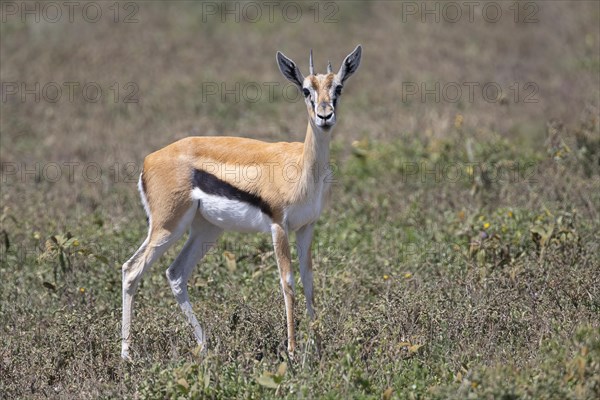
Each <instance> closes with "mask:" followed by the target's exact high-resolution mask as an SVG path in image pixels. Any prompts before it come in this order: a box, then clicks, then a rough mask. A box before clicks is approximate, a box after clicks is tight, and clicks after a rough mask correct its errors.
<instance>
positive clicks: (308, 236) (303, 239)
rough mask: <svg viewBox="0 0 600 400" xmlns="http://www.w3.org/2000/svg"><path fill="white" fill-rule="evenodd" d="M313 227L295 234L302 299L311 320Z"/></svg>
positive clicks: (312, 308) (312, 303)
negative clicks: (302, 290) (304, 300)
mask: <svg viewBox="0 0 600 400" xmlns="http://www.w3.org/2000/svg"><path fill="white" fill-rule="evenodd" d="M313 231H314V225H313V224H310V225H306V226H304V227H302V228H300V229H299V230H298V231H297V232H296V242H297V243H296V245H297V248H298V259H299V264H300V279H301V280H302V286H303V287H304V297H306V311H307V312H308V316H309V317H310V319H311V320H314V319H315V317H316V315H315V310H314V302H313V271H312V254H311V244H312V238H313Z"/></svg>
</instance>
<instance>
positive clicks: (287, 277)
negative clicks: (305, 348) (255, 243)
mask: <svg viewBox="0 0 600 400" xmlns="http://www.w3.org/2000/svg"><path fill="white" fill-rule="evenodd" d="M271 235H272V236H273V247H274V249H275V257H276V259H277V267H278V268H279V278H280V280H281V290H282V291H283V300H284V302H285V315H286V319H287V333H288V346H287V347H288V353H289V355H290V357H291V358H293V356H294V349H295V348H296V338H295V333H294V273H293V272H292V262H291V258H292V257H291V254H290V245H289V241H288V235H287V231H286V229H284V227H283V226H282V225H280V224H277V223H274V224H273V225H271Z"/></svg>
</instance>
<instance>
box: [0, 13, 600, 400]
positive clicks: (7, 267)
mask: <svg viewBox="0 0 600 400" xmlns="http://www.w3.org/2000/svg"><path fill="white" fill-rule="evenodd" d="M383 5H384V4H383V3H381V4H377V3H376V4H372V5H370V6H368V5H365V4H362V3H358V2H348V3H347V4H346V5H341V3H340V11H339V12H340V14H339V23H337V24H331V25H327V24H314V22H312V20H309V21H308V22H306V21H301V22H299V23H298V24H289V23H285V21H279V22H276V23H274V24H269V23H266V22H264V21H263V22H262V23H257V24H251V23H248V22H245V23H244V22H242V23H239V24H235V23H227V24H221V23H220V21H219V20H217V21H216V22H215V21H214V20H211V21H209V23H204V24H203V23H201V21H202V15H201V14H199V9H197V8H194V7H193V6H192V5H191V3H178V4H176V5H170V6H169V5H160V4H157V3H145V5H142V4H140V14H139V19H140V22H139V23H138V24H130V25H125V24H113V23H109V21H105V20H102V21H100V22H99V23H97V24H85V23H82V22H80V23H74V24H72V25H69V24H68V23H65V24H54V25H52V24H46V25H44V24H37V25H36V24H34V23H32V24H21V23H20V22H18V21H17V22H14V21H12V22H11V21H9V22H8V23H3V24H2V25H1V27H2V30H1V31H0V32H1V36H0V42H1V46H0V51H1V56H2V57H1V59H2V69H1V70H0V75H1V80H2V82H7V81H25V82H28V83H31V82H36V81H39V82H42V83H43V82H52V81H59V82H61V81H64V82H67V81H81V82H91V81H95V82H99V83H100V84H101V85H102V87H103V89H105V90H107V92H106V93H110V96H112V94H113V92H109V91H108V88H109V86H110V84H111V83H112V82H114V81H118V82H119V84H120V85H121V88H122V90H125V89H123V87H124V84H125V83H126V82H130V81H131V82H136V84H137V85H138V86H139V91H140V92H139V99H140V103H133V104H125V103H123V102H122V101H120V102H117V103H115V102H113V101H112V99H111V98H109V99H104V100H103V101H102V102H99V103H90V102H85V101H74V102H69V101H61V102H58V103H49V102H46V101H40V102H35V101H33V100H31V101H26V102H24V103H22V102H20V101H14V100H11V101H6V102H4V101H3V102H2V105H1V106H2V122H1V124H0V133H1V140H2V146H1V148H0V159H1V160H2V181H1V184H2V189H1V195H0V198H1V199H2V206H1V210H0V321H1V327H0V337H1V338H2V346H1V347H0V377H1V378H0V398H47V397H49V398H123V397H125V398H138V399H142V398H148V399H155V398H257V399H258V398H260V399H262V398H309V399H312V398H326V399H327V398H330V399H337V398H373V399H380V398H384V399H422V398H439V399H447V398H450V399H467V398H473V399H492V398H494V399H495V398H501V399H542V398H543V399H594V398H597V397H598V395H599V394H600V256H599V254H600V233H599V232H600V118H599V117H598V106H599V104H598V96H599V93H600V89H599V85H600V82H598V79H599V75H598V60H599V59H600V55H599V53H598V43H600V37H599V33H598V31H597V22H598V19H599V18H600V13H599V10H600V6H599V5H598V3H596V2H589V3H586V2H581V3H578V4H577V5H575V4H573V3H568V2H546V3H541V6H542V11H543V12H541V13H540V14H539V19H540V23H539V24H537V25H535V24H534V25H531V26H521V25H519V26H516V27H515V26H514V23H513V22H512V19H511V18H508V20H507V21H504V20H503V23H504V24H505V25H500V26H491V25H489V24H483V23H475V24H472V25H469V24H454V25H451V24H444V23H440V24H420V23H410V22H407V23H399V22H398V21H399V17H398V14H396V18H393V17H394V13H399V12H400V6H393V5H391V3H389V4H388V5H387V6H386V7H384V6H383ZM306 7H308V5H307V6H306ZM394 7H396V8H394ZM556 16H560V18H554V17H556ZM400 21H401V19H400ZM365 26H366V27H368V28H366V27H365ZM231 27H233V28H235V30H234V31H231V32H230V31H229V30H228V29H229V28H231ZM377 27H381V31H380V30H378V29H375V28H377ZM502 27H508V28H510V29H508V30H504V31H503V32H502V33H500V32H499V30H500V28H502ZM309 28H310V29H309ZM559 28H560V29H559ZM303 32H306V35H304V34H302V35H301V33H303ZM557 32H563V34H559V33H557ZM240 35H244V36H243V39H244V40H243V41H242V40H241V39H240V37H241V36H240ZM323 35H328V36H329V37H330V40H331V45H327V43H323V41H322V40H319V39H320V38H321V37H322V36H323ZM124 38H126V39H124ZM579 38H583V39H582V40H579ZM358 42H361V43H362V44H363V46H364V49H365V53H364V54H363V61H364V63H363V65H362V66H361V69H360V70H359V71H358V72H357V74H356V76H355V77H354V78H353V81H352V82H349V84H348V87H347V88H345V89H344V98H343V100H342V106H341V108H342V110H341V111H340V122H339V126H338V127H337V128H336V131H335V132H334V143H333V148H332V161H333V165H334V171H335V174H334V178H333V179H334V181H333V185H332V188H333V189H332V200H331V202H330V206H329V208H328V210H327V211H326V212H325V213H324V214H323V215H322V217H321V219H320V221H319V223H318V225H317V233H316V238H315V243H314V246H313V247H314V253H315V254H314V264H315V291H316V302H317V309H318V311H319V318H318V320H317V321H316V322H315V323H313V324H309V321H308V318H307V317H306V315H305V311H304V296H303V295H302V290H301V285H300V284H299V283H298V285H297V292H298V295H297V297H298V300H299V301H298V302H297V306H296V307H297V308H296V311H297V316H298V318H297V323H298V329H297V333H298V338H297V339H298V346H299V350H298V351H297V357H296V360H295V361H294V362H289V360H287V357H286V355H285V345H286V343H285V326H284V324H285V317H284V307H283V299H282V296H281V293H280V289H279V283H278V276H277V271H276V265H275V260H274V258H273V253H272V248H271V244H270V238H269V237H268V236H266V235H241V234H231V233H228V234H226V235H224V236H223V237H222V239H221V240H220V242H219V245H218V246H217V248H216V249H214V250H213V251H211V252H210V253H209V255H208V256H207V257H206V258H205V260H204V262H203V263H202V264H200V265H199V266H198V267H197V269H196V272H195V273H194V275H193V276H192V278H191V280H190V297H191V299H192V301H193V304H194V309H195V311H196V314H197V315H198V317H199V318H200V319H202V320H203V322H204V324H205V325H206V327H207V328H208V335H209V340H210V344H209V346H210V348H209V350H208V353H207V354H206V355H201V354H199V353H198V350H197V349H196V348H195V342H194V340H193V336H192V332H191V329H190V328H189V327H188V326H187V324H186V322H185V321H184V318H183V316H182V315H181V311H180V309H179V308H178V306H177V304H176V302H175V300H174V298H173V296H172V294H171V291H170V288H169V285H168V283H167V282H166V278H165V275H164V270H165V268H166V267H167V266H168V265H169V263H170V262H172V261H173V259H174V258H175V256H176V255H177V251H178V249H180V248H181V245H182V244H183V242H182V243H180V244H179V245H178V246H176V247H177V248H174V249H172V250H170V251H169V252H168V253H167V254H166V255H165V256H164V257H163V258H162V259H161V261H160V262H159V263H157V265H155V266H154V267H153V269H152V271H150V273H148V274H147V275H146V276H145V278H144V280H143V283H142V286H141V288H140V290H139V292H138V295H137V297H136V312H135V318H134V320H133V322H134V325H133V334H134V342H133V344H132V356H133V358H134V362H133V363H131V364H126V363H123V362H122V361H121V358H120V337H119V336H120V317H121V282H120V279H121V273H120V267H121V264H122V263H123V262H124V261H125V260H127V258H129V257H130V256H131V254H132V253H133V252H134V251H135V249H136V248H137V247H138V246H139V244H140V243H141V241H142V240H143V238H144V236H145V234H146V224H145V220H144V213H143V210H142V206H141V204H140V201H139V198H138V194H137V191H136V181H137V175H138V173H139V165H140V164H141V161H142V159H143V157H144V156H145V155H146V154H147V153H149V152H150V151H153V150H154V149H156V148H159V147H161V146H163V145H165V144H167V143H170V142H172V141H174V140H176V139H178V138H181V137H184V136H188V135H204V134H227V135H244V136H252V137H258V138H261V139H265V140H302V137H301V135H302V133H303V132H304V127H305V124H306V116H305V112H304V110H303V106H302V105H301V104H300V103H290V102H287V101H286V100H285V99H284V98H283V96H282V95H281V94H278V95H277V96H276V98H275V99H274V100H273V101H267V100H266V99H261V101H259V102H256V103H249V102H244V101H241V102H240V103H237V104H236V103H234V102H228V101H226V102H222V101H221V99H220V98H219V97H218V96H217V97H212V98H209V100H208V101H207V102H203V101H202V92H201V90H200V88H201V86H202V83H203V82H207V81H215V82H221V81H223V82H227V83H228V84H232V83H235V82H236V81H242V82H244V81H246V80H251V79H255V80H256V82H283V78H280V76H279V73H278V71H277V70H276V66H275V61H274V51H275V50H276V49H281V50H283V51H284V52H285V53H286V54H287V55H290V56H291V57H293V58H294V59H297V58H298V56H297V55H299V54H301V55H305V54H306V55H307V52H306V50H307V49H308V47H310V46H313V47H314V51H315V58H316V64H317V69H318V70H319V69H323V68H324V67H325V62H326V60H327V58H331V59H332V61H333V62H334V68H335V65H336V64H337V65H338V66H339V62H340V60H341V57H342V56H343V55H344V54H346V53H347V52H348V51H349V50H351V49H352V48H353V47H354V45H355V44H356V43H358ZM531 43H533V44H531ZM542 43H544V45H543V46H542V45H541V44H542ZM534 44H536V45H534ZM428 46H429V47H428ZM490 46H492V47H493V51H491V52H490ZM441 48H451V49H455V50H454V51H455V52H456V54H455V53H448V54H445V53H444V52H434V53H432V51H431V49H441ZM75 49H76V50H75ZM223 49H227V51H223ZM515 49H519V51H516V50H515ZM557 49H558V50H557ZM434 55H435V57H436V59H437V58H440V57H441V58H443V62H442V60H438V61H436V62H435V63H433V65H432V63H431V57H434ZM306 58H307V57H306ZM239 60H244V62H239ZM519 60H520V61H519ZM296 61H298V62H299V64H300V65H304V66H305V65H307V62H308V59H306V60H300V59H297V60H296ZM426 61H427V62H426ZM517 61H518V62H517ZM319 63H320V64H319ZM395 63H396V64H395ZM318 65H321V67H318ZM396 68H397V69H398V71H396ZM515 68H516V69H517V70H518V71H519V73H522V74H524V76H525V78H522V79H525V80H532V81H535V82H537V84H538V85H539V87H540V92H539V95H538V96H539V98H540V103H536V104H526V103H522V102H521V103H517V104H515V103H511V104H509V105H506V104H501V102H500V103H497V104H491V103H486V102H482V101H478V100H477V99H476V101H475V102H473V103H466V104H462V103H458V104H457V103H449V102H444V101H441V102H439V103H435V102H424V103H423V102H420V101H413V102H402V101H401V97H402V96H401V94H400V90H401V87H402V82H406V81H409V80H412V81H414V82H421V81H427V80H429V79H434V80H435V79H439V80H445V81H452V80H457V79H462V80H463V81H483V82H486V81H490V80H494V79H497V81H499V82H500V81H501V79H504V78H502V76H504V75H503V74H505V73H508V72H507V71H512V70H513V69H515ZM519 68H521V70H519ZM482 71H484V72H482ZM491 71H496V72H495V73H496V74H497V75H494V74H493V73H492V72H491ZM459 72H460V74H459ZM394 74H397V76H394ZM402 74H404V75H403V76H400V75H402ZM486 74H490V75H486ZM407 75H410V79H409V77H408V76H407ZM490 76H491V77H490ZM383 77H385V78H383ZM432 77H433V78H432ZM557 77H560V79H561V81H562V83H560V82H557V81H555V80H556V79H557ZM379 78H381V79H379ZM463 78H464V79H463ZM511 79H512V76H511ZM515 79H521V78H515ZM508 81H510V79H508V80H507V82H508ZM501 83H502V82H501ZM502 84H503V83H502ZM503 87H507V86H504V84H503ZM123 93H126V91H125V92H122V94H123ZM507 93H509V92H507ZM30 99H32V97H30ZM413 100H415V99H413ZM65 162H68V163H69V162H70V163H74V164H72V165H73V166H72V174H70V170H69V167H68V166H67V167H65V165H64V163H65ZM57 166H58V167H57ZM56 168H60V169H59V170H60V171H61V173H62V175H61V176H60V177H59V178H56V175H54V174H55V173H56V171H57V169H56ZM26 169H27V170H29V171H35V172H29V173H25V172H23V171H25V170H26ZM99 171H101V172H102V174H101V176H100V175H99V174H98V172H99ZM317 336H318V337H320V342H321V346H322V348H321V354H320V356H319V355H318V352H317V346H316V337H317Z"/></svg>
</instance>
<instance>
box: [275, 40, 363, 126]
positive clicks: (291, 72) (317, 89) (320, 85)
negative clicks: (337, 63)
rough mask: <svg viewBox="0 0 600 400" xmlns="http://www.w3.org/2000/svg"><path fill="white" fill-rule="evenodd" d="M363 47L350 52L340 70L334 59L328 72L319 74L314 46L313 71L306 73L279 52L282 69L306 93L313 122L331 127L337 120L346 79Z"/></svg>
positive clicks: (278, 62) (354, 68)
mask: <svg viewBox="0 0 600 400" xmlns="http://www.w3.org/2000/svg"><path fill="white" fill-rule="evenodd" d="M361 52H362V47H361V46H360V45H358V46H356V48H355V49H354V51H352V53H350V54H348V55H347V56H346V58H345V59H344V61H343V62H342V66H341V67H340V69H339V71H338V72H337V73H335V74H334V73H333V70H332V68H331V63H328V65H327V73H326V74H315V71H314V64H313V57H312V50H311V51H310V67H309V74H308V76H307V77H304V76H303V75H302V73H301V72H300V69H298V67H297V66H296V63H294V62H293V61H292V60H290V59H289V58H287V57H286V56H285V55H283V53H281V52H279V51H278V52H277V64H278V65H279V70H280V71H281V73H282V74H283V76H285V77H286V78H287V79H288V80H289V81H290V82H292V83H293V84H295V85H296V86H297V87H298V89H300V92H301V93H302V95H303V96H304V101H305V102H306V108H307V110H308V117H309V121H310V122H311V125H312V126H313V127H317V128H318V129H322V130H329V129H331V128H332V127H333V126H334V125H335V122H336V111H337V106H338V104H339V99H340V97H341V94H342V88H343V87H344V83H345V82H346V80H347V79H348V78H349V77H350V75H352V74H353V73H354V72H356V70H357V69H358V66H359V65H360V56H361Z"/></svg>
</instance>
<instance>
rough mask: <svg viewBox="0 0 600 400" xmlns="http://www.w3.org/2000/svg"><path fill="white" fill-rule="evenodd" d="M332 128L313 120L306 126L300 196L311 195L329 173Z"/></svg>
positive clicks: (299, 185) (298, 194) (298, 192)
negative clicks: (319, 124)
mask: <svg viewBox="0 0 600 400" xmlns="http://www.w3.org/2000/svg"><path fill="white" fill-rule="evenodd" d="M330 142H331V129H329V130H324V129H321V128H319V127H317V126H315V125H314V124H313V123H312V121H311V122H309V123H308V126H307V127H306V138H305V139H304V150H303V152H302V159H301V160H300V168H301V170H302V174H301V177H300V180H299V182H298V190H297V192H296V193H297V196H298V197H305V196H309V195H310V194H311V193H312V192H314V190H315V189H316V187H317V186H318V185H319V184H320V182H322V180H323V177H324V176H325V175H326V174H328V173H329V143H330Z"/></svg>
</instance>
